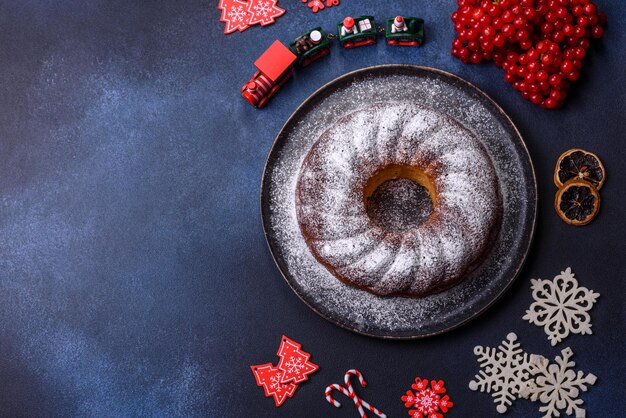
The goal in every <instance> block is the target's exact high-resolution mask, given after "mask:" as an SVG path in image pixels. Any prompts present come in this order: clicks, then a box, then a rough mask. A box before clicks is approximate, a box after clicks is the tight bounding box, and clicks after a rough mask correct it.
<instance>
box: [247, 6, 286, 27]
mask: <svg viewBox="0 0 626 418" xmlns="http://www.w3.org/2000/svg"><path fill="white" fill-rule="evenodd" d="M277 2H278V0H250V1H248V7H247V11H248V13H249V14H250V17H249V19H248V24H249V25H250V26H252V25H256V24H257V23H260V24H261V26H267V25H271V24H272V23H274V21H275V20H276V18H277V17H279V16H282V15H283V14H285V9H281V8H280V7H278V6H277V5H276V3H277Z"/></svg>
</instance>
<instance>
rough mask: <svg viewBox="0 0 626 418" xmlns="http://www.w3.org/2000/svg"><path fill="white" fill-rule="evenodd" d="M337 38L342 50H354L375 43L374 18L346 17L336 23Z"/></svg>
mask: <svg viewBox="0 0 626 418" xmlns="http://www.w3.org/2000/svg"><path fill="white" fill-rule="evenodd" d="M337 36H338V37H339V42H340V43H341V46H343V47H344V48H356V47H358V46H365V45H371V44H374V43H376V22H375V21H374V16H359V17H355V18H352V17H351V16H348V17H346V18H345V19H343V21H341V22H339V23H337Z"/></svg>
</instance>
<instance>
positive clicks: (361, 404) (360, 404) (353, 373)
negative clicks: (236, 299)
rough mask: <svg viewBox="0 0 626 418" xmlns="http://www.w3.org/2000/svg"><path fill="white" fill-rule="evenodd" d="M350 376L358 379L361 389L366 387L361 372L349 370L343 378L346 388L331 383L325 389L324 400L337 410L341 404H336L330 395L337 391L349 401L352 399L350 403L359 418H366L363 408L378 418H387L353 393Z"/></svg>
mask: <svg viewBox="0 0 626 418" xmlns="http://www.w3.org/2000/svg"><path fill="white" fill-rule="evenodd" d="M351 376H356V377H357V378H358V379H359V382H360V383H361V387H365V386H367V382H366V381H365V379H364V378H363V375H362V374H361V372H359V371H358V370H356V369H350V370H348V371H347V372H346V374H345V376H344V379H343V380H344V382H345V383H346V387H347V389H346V388H345V387H343V386H341V385H338V384H336V383H333V384H332V385H329V386H328V387H327V388H326V392H325V394H326V400H327V401H328V403H330V404H331V405H333V406H335V407H337V408H339V407H340V406H341V404H340V403H339V402H337V401H336V400H335V399H334V398H333V397H332V396H331V393H332V391H333V390H337V391H339V392H341V393H343V394H344V395H346V396H347V397H349V398H350V399H352V401H353V402H354V405H355V406H356V408H357V410H358V412H359V415H360V416H361V418H367V415H366V414H365V410H364V409H363V407H365V408H367V409H368V410H369V411H370V412H373V413H374V414H376V415H378V416H379V417H380V418H387V415H385V414H384V413H382V412H381V411H380V410H378V409H377V408H375V407H373V406H372V405H370V404H369V403H367V402H365V401H364V400H363V399H361V398H359V397H358V396H357V394H356V392H355V391H354V388H353V387H352V384H351V383H350V377H351Z"/></svg>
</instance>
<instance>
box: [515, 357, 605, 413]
mask: <svg viewBox="0 0 626 418" xmlns="http://www.w3.org/2000/svg"><path fill="white" fill-rule="evenodd" d="M573 355H574V353H573V352H572V350H571V349H570V348H569V347H568V348H566V349H564V350H563V351H561V356H562V357H559V356H557V357H556V359H555V362H554V363H550V362H549V361H548V359H546V358H545V357H543V356H539V355H535V354H532V355H531V356H530V370H531V373H532V375H533V378H532V379H531V380H529V381H528V382H526V384H525V385H524V387H522V388H521V390H520V394H521V395H522V396H523V397H524V398H526V399H528V398H530V400H531V401H533V402H535V401H537V400H539V402H541V403H542V404H544V405H543V406H541V407H540V408H539V411H540V412H544V413H545V414H544V415H543V418H552V417H559V416H560V415H561V411H563V410H565V413H566V414H568V415H572V414H576V415H575V416H576V418H585V415H586V414H585V410H584V409H582V408H581V407H580V405H582V404H583V401H582V399H579V398H578V395H579V394H580V392H581V391H582V392H586V391H587V385H593V384H594V383H595V382H596V376H594V375H593V374H591V373H589V374H587V375H585V373H583V372H581V371H578V372H574V371H573V370H572V369H571V368H572V367H574V366H575V365H576V363H574V362H573V361H569V359H570V358H571V357H572V356H573Z"/></svg>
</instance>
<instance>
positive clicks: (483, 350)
mask: <svg viewBox="0 0 626 418" xmlns="http://www.w3.org/2000/svg"><path fill="white" fill-rule="evenodd" d="M474 354H475V355H476V357H477V358H478V363H479V364H480V367H481V370H480V372H479V373H478V374H477V375H476V376H475V377H474V380H472V381H470V383H469V388H470V389H471V390H479V391H481V392H487V393H491V395H492V396H493V401H494V402H495V403H496V404H497V406H496V410H497V411H498V412H499V413H501V414H503V413H505V412H506V410H507V408H508V407H509V406H510V405H511V404H512V403H513V401H514V400H515V399H517V398H519V397H520V394H519V391H520V389H521V388H522V387H524V386H525V384H526V381H527V380H528V378H529V375H530V360H529V356H528V353H525V352H524V351H523V350H522V349H521V347H520V344H519V343H518V342H517V335H515V333H513V332H511V333H509V334H508V335H507V336H506V340H504V341H502V344H500V346H499V347H498V348H491V347H483V346H480V345H478V346H476V347H474Z"/></svg>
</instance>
